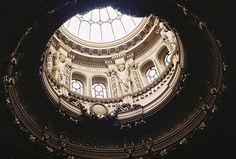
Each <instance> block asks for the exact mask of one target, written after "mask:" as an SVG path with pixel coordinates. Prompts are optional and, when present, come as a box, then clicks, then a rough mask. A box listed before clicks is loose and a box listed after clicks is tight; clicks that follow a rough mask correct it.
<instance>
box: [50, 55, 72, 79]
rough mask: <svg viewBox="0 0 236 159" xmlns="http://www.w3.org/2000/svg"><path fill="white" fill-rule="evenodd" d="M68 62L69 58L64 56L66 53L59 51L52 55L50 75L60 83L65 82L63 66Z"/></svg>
mask: <svg viewBox="0 0 236 159" xmlns="http://www.w3.org/2000/svg"><path fill="white" fill-rule="evenodd" d="M68 63H69V59H68V58H67V57H66V55H63V54H61V53H59V52H57V53H56V54H55V55H54V61H53V68H52V75H53V76H54V78H55V79H56V80H58V81H59V82H60V83H61V84H64V83H65V66H66V65H67V64H68Z"/></svg>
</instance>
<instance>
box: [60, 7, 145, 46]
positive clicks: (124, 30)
mask: <svg viewBox="0 0 236 159" xmlns="http://www.w3.org/2000/svg"><path fill="white" fill-rule="evenodd" d="M142 19H143V18H141V17H132V16H130V15H125V14H122V13H120V12H119V11H118V10H116V9H113V8H112V7H110V6H109V7H106V8H100V9H94V10H91V11H90V12H88V13H86V14H84V15H80V14H77V15H75V16H74V17H72V18H71V19H69V20H68V21H66V22H65V23H64V24H63V27H65V28H66V29H67V30H68V31H69V32H70V33H71V34H73V35H75V36H76V37H78V38H80V39H83V40H85V41H90V42H97V43H102V42H111V41H114V40H117V39H120V38H123V37H124V36H126V35H128V34H129V33H130V32H132V31H133V30H134V29H135V28H136V27H137V26H138V25H139V24H140V22H141V21H142Z"/></svg>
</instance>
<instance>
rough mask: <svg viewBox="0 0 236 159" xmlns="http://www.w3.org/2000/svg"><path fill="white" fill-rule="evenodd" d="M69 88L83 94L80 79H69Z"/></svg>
mask: <svg viewBox="0 0 236 159" xmlns="http://www.w3.org/2000/svg"><path fill="white" fill-rule="evenodd" d="M71 88H72V91H74V92H77V93H79V94H83V92H84V91H83V89H84V85H83V83H82V82H81V81H79V80H71Z"/></svg>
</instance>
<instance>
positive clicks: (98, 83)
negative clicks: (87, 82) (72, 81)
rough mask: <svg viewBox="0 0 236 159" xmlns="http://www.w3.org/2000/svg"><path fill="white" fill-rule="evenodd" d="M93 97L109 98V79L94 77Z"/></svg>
mask: <svg viewBox="0 0 236 159" xmlns="http://www.w3.org/2000/svg"><path fill="white" fill-rule="evenodd" d="M91 91H92V97H95V98H107V97H108V94H107V80H106V79H105V78H104V77H94V78H93V79H92V87H91Z"/></svg>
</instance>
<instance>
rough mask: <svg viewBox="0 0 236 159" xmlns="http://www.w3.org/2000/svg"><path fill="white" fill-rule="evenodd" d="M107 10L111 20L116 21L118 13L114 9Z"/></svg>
mask: <svg viewBox="0 0 236 159" xmlns="http://www.w3.org/2000/svg"><path fill="white" fill-rule="evenodd" d="M107 10H108V14H109V17H110V18H111V19H116V17H117V13H116V11H115V10H114V9H113V8H112V7H107Z"/></svg>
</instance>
